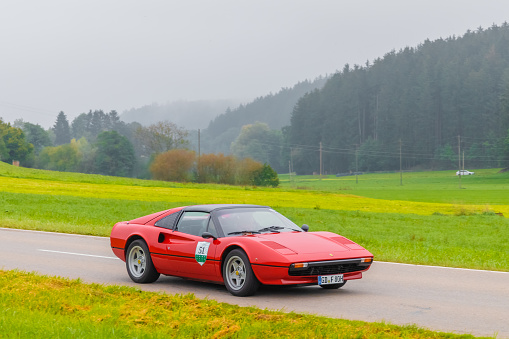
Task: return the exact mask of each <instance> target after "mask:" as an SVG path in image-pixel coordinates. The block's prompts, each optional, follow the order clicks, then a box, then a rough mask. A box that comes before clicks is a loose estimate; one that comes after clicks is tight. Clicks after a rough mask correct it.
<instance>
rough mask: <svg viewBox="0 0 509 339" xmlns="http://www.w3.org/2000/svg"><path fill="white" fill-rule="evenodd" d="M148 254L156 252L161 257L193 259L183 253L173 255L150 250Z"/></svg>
mask: <svg viewBox="0 0 509 339" xmlns="http://www.w3.org/2000/svg"><path fill="white" fill-rule="evenodd" d="M150 254H157V255H160V256H163V257H175V258H186V259H195V257H188V256H185V255H174V254H166V253H156V252H151V253H150ZM207 260H210V261H220V260H216V259H209V258H207Z"/></svg>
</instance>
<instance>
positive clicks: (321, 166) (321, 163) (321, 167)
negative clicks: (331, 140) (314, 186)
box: [320, 141, 323, 180]
mask: <svg viewBox="0 0 509 339" xmlns="http://www.w3.org/2000/svg"><path fill="white" fill-rule="evenodd" d="M322 169H323V162H322V142H321V141H320V180H322Z"/></svg>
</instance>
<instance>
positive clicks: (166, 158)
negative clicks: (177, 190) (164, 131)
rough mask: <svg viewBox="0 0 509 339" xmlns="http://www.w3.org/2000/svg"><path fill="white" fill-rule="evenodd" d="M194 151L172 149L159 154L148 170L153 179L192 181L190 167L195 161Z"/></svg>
mask: <svg viewBox="0 0 509 339" xmlns="http://www.w3.org/2000/svg"><path fill="white" fill-rule="evenodd" d="M195 158H196V156H195V153H194V152H193V151H189V150H184V149H172V150H170V151H167V152H164V153H161V154H159V155H158V156H157V157H156V158H155V159H154V162H153V163H152V165H150V172H151V173H152V176H153V178H154V179H158V180H166V181H178V182H188V181H192V169H193V166H194V162H195Z"/></svg>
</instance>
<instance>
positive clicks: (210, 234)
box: [201, 232, 217, 240]
mask: <svg viewBox="0 0 509 339" xmlns="http://www.w3.org/2000/svg"><path fill="white" fill-rule="evenodd" d="M201 237H202V238H203V239H209V238H212V239H214V240H216V239H217V238H216V237H214V236H213V235H212V233H210V232H203V234H202V235H201Z"/></svg>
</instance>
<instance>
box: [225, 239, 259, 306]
mask: <svg viewBox="0 0 509 339" xmlns="http://www.w3.org/2000/svg"><path fill="white" fill-rule="evenodd" d="M223 280H224V284H225V285H226V289H228V291H229V292H230V293H231V294H233V295H234V296H236V297H246V296H249V295H253V294H254V293H255V292H256V291H257V290H258V287H259V286H260V282H259V281H258V279H257V278H256V276H255V275H254V273H253V269H252V268H251V264H250V263H249V258H248V257H247V254H246V253H245V252H244V251H243V250H241V249H234V250H233V251H231V252H230V253H228V255H227V256H226V258H225V260H224V263H223Z"/></svg>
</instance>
